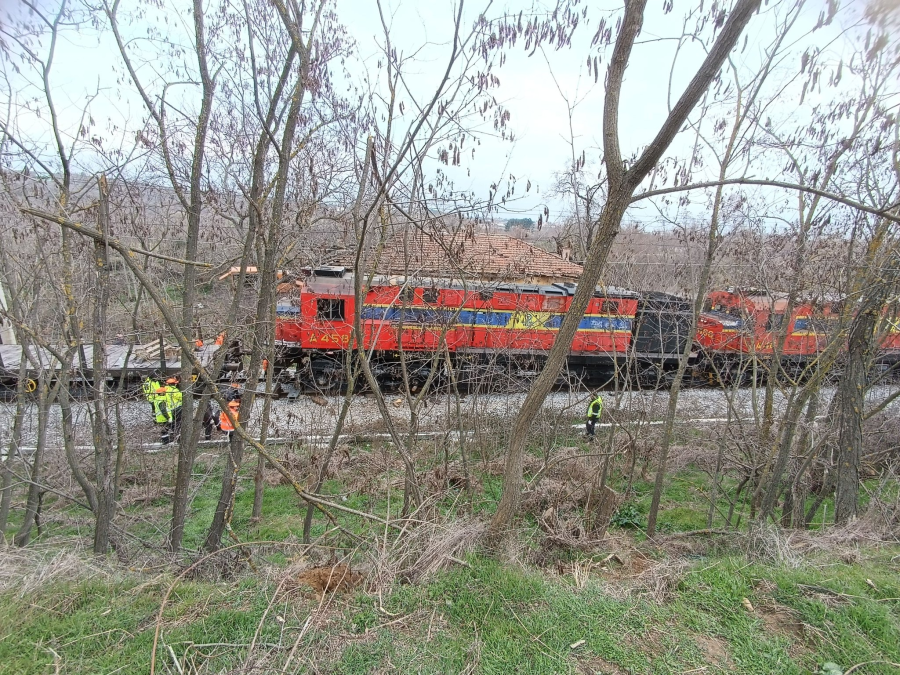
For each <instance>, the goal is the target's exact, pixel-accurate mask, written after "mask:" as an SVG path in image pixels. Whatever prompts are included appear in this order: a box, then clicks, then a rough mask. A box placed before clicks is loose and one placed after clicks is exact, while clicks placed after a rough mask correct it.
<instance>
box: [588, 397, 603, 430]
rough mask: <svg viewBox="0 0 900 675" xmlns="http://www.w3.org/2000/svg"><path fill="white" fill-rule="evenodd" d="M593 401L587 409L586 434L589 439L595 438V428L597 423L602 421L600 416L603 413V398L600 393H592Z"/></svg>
mask: <svg viewBox="0 0 900 675" xmlns="http://www.w3.org/2000/svg"><path fill="white" fill-rule="evenodd" d="M591 395H592V396H593V400H592V401H591V402H590V404H588V409H587V422H586V423H585V425H584V432H585V433H586V434H587V437H588V438H593V437H594V427H595V426H596V424H597V421H598V420H599V419H600V415H601V414H602V413H603V398H602V397H601V396H600V393H599V392H596V391H595V392H592V394H591Z"/></svg>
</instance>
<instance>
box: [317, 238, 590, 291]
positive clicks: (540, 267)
mask: <svg viewBox="0 0 900 675" xmlns="http://www.w3.org/2000/svg"><path fill="white" fill-rule="evenodd" d="M353 262H354V261H353V256H352V255H349V254H344V255H342V256H341V257H340V259H339V260H337V261H335V263H334V264H338V265H345V266H347V267H351V268H352V267H353ZM373 262H374V265H373ZM373 266H374V267H375V269H373ZM361 271H362V272H363V273H371V272H376V273H378V274H396V275H403V276H417V277H442V278H451V279H463V278H466V279H479V280H484V281H504V282H508V283H529V284H547V283H553V282H562V281H576V280H577V279H578V278H579V277H580V276H581V273H582V268H581V266H580V265H576V264H575V263H572V262H569V261H567V260H563V259H562V258H561V257H559V256H558V255H554V254H552V253H548V252H547V251H544V250H542V249H540V248H537V247H536V246H532V245H531V244H529V243H528V242H526V241H523V240H521V239H513V238H511V237H506V236H502V235H491V234H474V235H469V236H468V237H463V236H460V235H456V236H450V235H446V236H441V235H433V236H430V235H424V234H418V235H416V236H414V237H408V238H405V239H404V238H397V239H392V240H390V241H389V242H388V243H387V245H385V246H384V247H383V248H382V249H381V250H380V251H377V252H376V251H373V250H370V251H368V252H367V253H366V256H365V258H364V262H363V269H362V270H361Z"/></svg>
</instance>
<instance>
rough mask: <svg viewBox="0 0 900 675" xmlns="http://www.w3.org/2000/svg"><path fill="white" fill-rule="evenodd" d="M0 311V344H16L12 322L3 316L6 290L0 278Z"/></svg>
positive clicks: (4, 313) (4, 314)
mask: <svg viewBox="0 0 900 675" xmlns="http://www.w3.org/2000/svg"><path fill="white" fill-rule="evenodd" d="M0 312H3V316H0V345H14V344H18V343H17V342H16V334H15V332H14V331H13V327H12V324H11V323H10V322H9V321H7V320H6V318H4V317H5V316H6V291H5V290H4V288H3V281H2V280H0Z"/></svg>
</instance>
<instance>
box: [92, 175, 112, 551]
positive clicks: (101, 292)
mask: <svg viewBox="0 0 900 675" xmlns="http://www.w3.org/2000/svg"><path fill="white" fill-rule="evenodd" d="M98 183H99V189H100V205H99V210H98V214H97V225H98V227H97V229H98V230H99V231H100V233H101V234H102V235H103V236H104V237H107V236H108V234H109V186H108V185H107V182H106V177H105V176H100V179H99V181H98ZM94 262H95V265H96V271H97V287H96V291H97V297H95V298H94V326H93V343H94V344H93V350H92V357H93V358H92V361H93V363H92V368H91V370H92V372H93V385H94V386H93V396H92V399H93V401H92V407H93V415H92V418H91V424H92V426H93V436H94V469H95V473H96V482H97V509H96V510H95V511H94V516H95V526H94V553H96V554H100V555H102V554H105V553H106V552H107V550H108V549H109V533H110V526H111V525H112V519H113V516H114V515H115V510H116V496H117V492H118V486H117V485H116V482H115V476H116V470H115V469H116V468H115V455H114V454H113V448H112V438H111V436H112V433H111V431H110V427H109V419H108V418H107V403H108V401H107V390H106V352H105V349H106V347H105V344H106V310H107V305H108V304H109V255H108V251H107V246H106V244H105V243H103V242H100V241H96V242H94Z"/></svg>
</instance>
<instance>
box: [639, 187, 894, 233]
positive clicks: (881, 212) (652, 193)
mask: <svg viewBox="0 0 900 675" xmlns="http://www.w3.org/2000/svg"><path fill="white" fill-rule="evenodd" d="M720 185H763V186H767V187H778V188H784V189H785V190H797V191H798V192H807V193H809V194H812V195H816V196H817V197H822V198H824V199H830V200H831V201H834V202H837V203H839V204H843V205H844V206H849V207H850V208H853V209H857V210H859V211H864V212H866V213H871V214H872V215H875V216H880V217H881V218H885V219H887V220H890V221H891V222H894V223H900V215H893V214H891V213H888V211H890V210H891V207H886V208H877V207H874V206H866V205H865V204H862V203H860V202H857V201H854V200H852V199H849V198H847V197H844V196H842V195H838V194H835V193H833V192H827V191H826V190H819V189H818V188H814V187H809V186H807V185H799V184H797V183H788V182H785V181H780V180H763V179H757V178H729V179H727V180H711V181H707V182H704V183H692V184H690V185H678V186H675V187H668V188H660V189H658V190H648V191H647V192H642V193H641V194H639V195H634V196H633V197H632V198H631V203H632V204H634V203H635V202H638V201H641V200H642V199H649V198H650V197H659V196H660V195H666V194H672V193H674V192H687V191H689V190H702V189H704V188H710V187H718V186H720Z"/></svg>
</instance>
